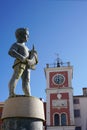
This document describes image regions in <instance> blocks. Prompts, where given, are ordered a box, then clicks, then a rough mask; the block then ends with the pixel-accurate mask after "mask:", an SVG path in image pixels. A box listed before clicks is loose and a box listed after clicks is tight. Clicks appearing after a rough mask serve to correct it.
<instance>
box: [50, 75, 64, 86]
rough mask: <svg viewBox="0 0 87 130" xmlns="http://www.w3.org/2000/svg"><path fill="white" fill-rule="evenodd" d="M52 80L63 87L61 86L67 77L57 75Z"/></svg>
mask: <svg viewBox="0 0 87 130" xmlns="http://www.w3.org/2000/svg"><path fill="white" fill-rule="evenodd" d="M52 80H53V83H54V84H56V85H61V84H63V83H64V81H65V77H64V75H62V74H56V75H54V76H53V78H52Z"/></svg>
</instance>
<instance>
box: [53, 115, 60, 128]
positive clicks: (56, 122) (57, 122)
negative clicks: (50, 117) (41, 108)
mask: <svg viewBox="0 0 87 130" xmlns="http://www.w3.org/2000/svg"><path fill="white" fill-rule="evenodd" d="M54 125H55V126H59V125H60V121H59V114H55V115H54Z"/></svg>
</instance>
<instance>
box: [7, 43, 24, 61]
mask: <svg viewBox="0 0 87 130" xmlns="http://www.w3.org/2000/svg"><path fill="white" fill-rule="evenodd" d="M8 54H9V55H10V56H12V57H14V58H17V59H19V60H20V61H22V62H25V61H26V57H24V56H23V55H21V54H20V53H18V47H17V46H16V44H13V45H12V47H11V48H10V49H9V51H8Z"/></svg>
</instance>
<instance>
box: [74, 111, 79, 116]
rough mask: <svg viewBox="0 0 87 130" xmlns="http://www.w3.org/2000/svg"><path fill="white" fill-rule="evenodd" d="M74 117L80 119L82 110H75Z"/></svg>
mask: <svg viewBox="0 0 87 130" xmlns="http://www.w3.org/2000/svg"><path fill="white" fill-rule="evenodd" d="M74 117H80V110H79V109H76V110H74Z"/></svg>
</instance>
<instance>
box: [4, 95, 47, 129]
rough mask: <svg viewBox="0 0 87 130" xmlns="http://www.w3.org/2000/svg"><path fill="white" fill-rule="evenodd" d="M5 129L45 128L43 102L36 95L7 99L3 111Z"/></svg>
mask: <svg viewBox="0 0 87 130" xmlns="http://www.w3.org/2000/svg"><path fill="white" fill-rule="evenodd" d="M2 120H3V130H43V121H44V109H43V102H42V101H41V100H40V99H38V98H35V97H31V96H30V97H23V96H19V97H13V98H9V99H7V101H6V102H5V106H4V109H3V113H2Z"/></svg>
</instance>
